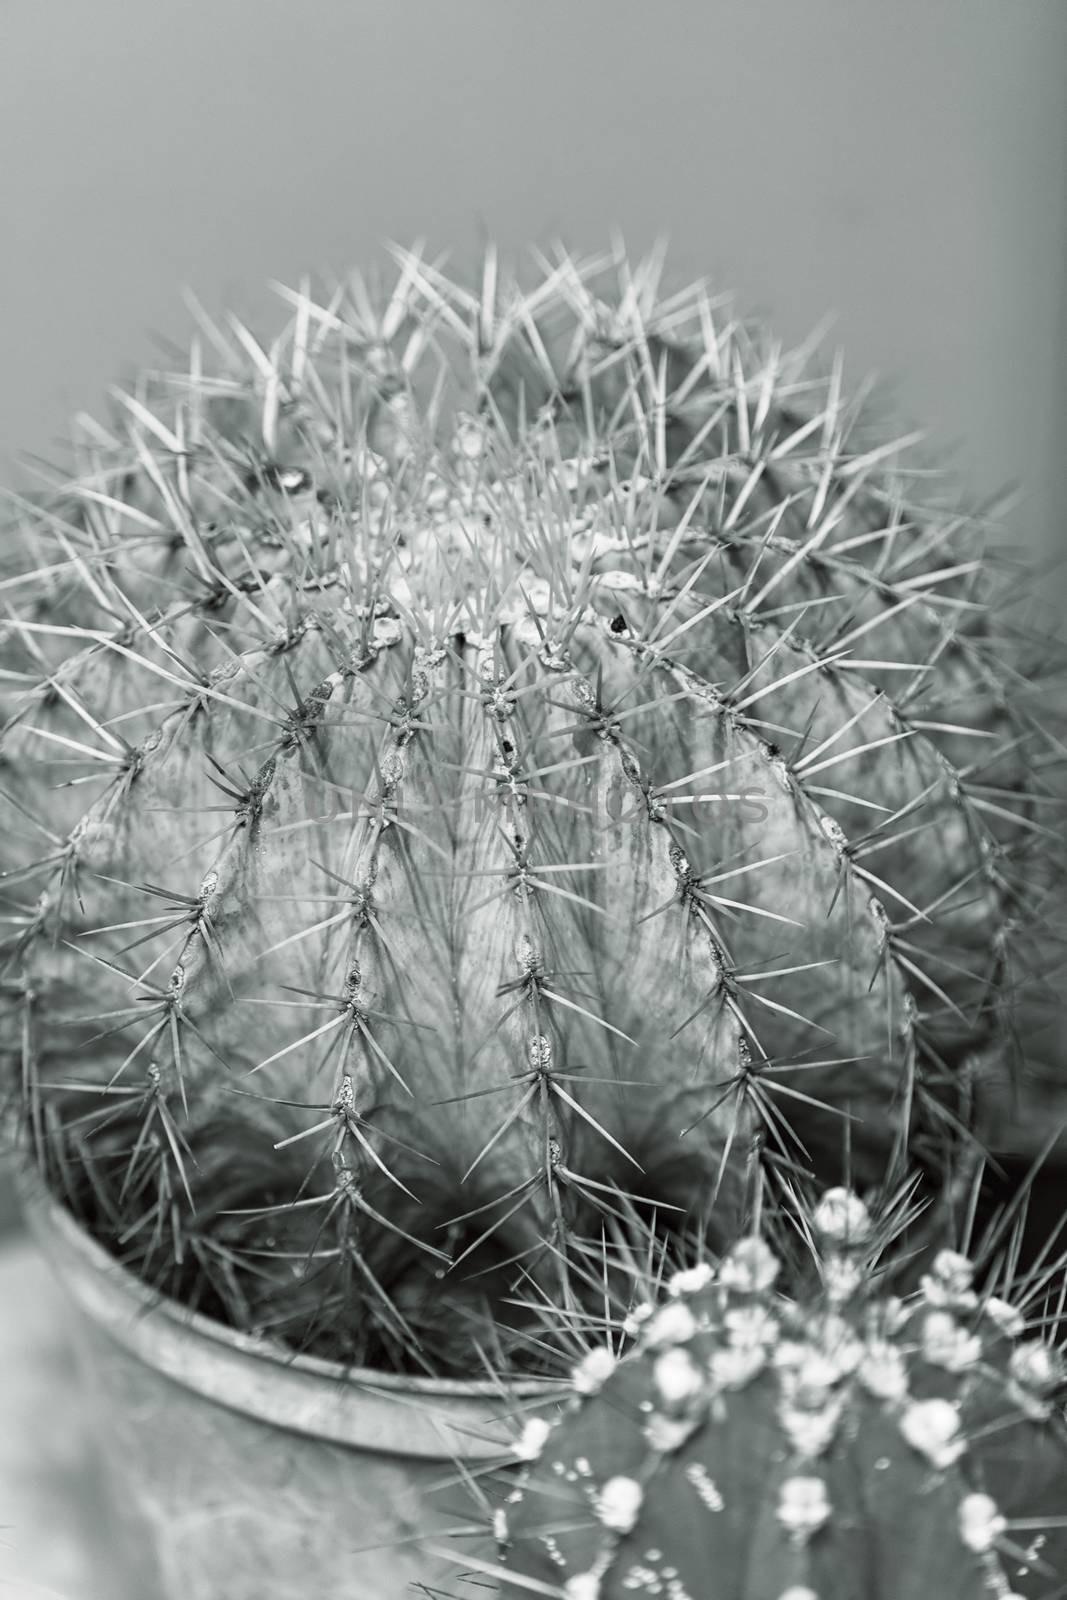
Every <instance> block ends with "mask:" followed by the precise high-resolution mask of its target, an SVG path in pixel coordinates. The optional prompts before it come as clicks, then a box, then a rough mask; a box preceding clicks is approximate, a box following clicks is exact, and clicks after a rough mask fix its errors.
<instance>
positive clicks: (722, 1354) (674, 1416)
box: [456, 1189, 1067, 1600]
mask: <svg viewBox="0 0 1067 1600" xmlns="http://www.w3.org/2000/svg"><path fill="white" fill-rule="evenodd" d="M811 1220H812V1223H813V1227H812V1228H811V1237H812V1243H813V1245H814V1246H815V1248H814V1251H813V1255H814V1259H815V1261H816V1262H817V1273H816V1274H815V1275H814V1279H815V1281H814V1283H812V1284H809V1286H808V1287H807V1289H806V1290H805V1291H804V1293H803V1294H802V1295H800V1296H798V1297H796V1298H792V1297H789V1296H786V1295H783V1294H781V1293H780V1292H779V1289H780V1279H779V1272H780V1263H779V1261H778V1259H777V1257H776V1255H775V1253H774V1252H773V1251H772V1250H771V1248H770V1246H769V1245H768V1243H767V1241H766V1239H765V1238H764V1237H763V1236H762V1235H761V1234H753V1235H751V1236H748V1237H746V1238H744V1239H742V1240H741V1241H740V1242H739V1243H738V1244H736V1245H735V1246H734V1247H733V1248H732V1249H731V1250H730V1251H729V1252H728V1253H727V1254H726V1256H725V1257H724V1258H723V1259H722V1260H721V1261H719V1262H718V1263H717V1264H715V1265H713V1264H712V1263H711V1262H702V1263H700V1264H699V1265H696V1266H693V1267H690V1268H687V1269H685V1270H683V1271H681V1272H679V1273H677V1274H676V1275H675V1276H674V1277H673V1279H672V1280H670V1284H669V1292H668V1293H665V1294H664V1295H663V1296H662V1297H661V1298H660V1299H659V1301H658V1303H656V1304H653V1303H644V1304H642V1305H640V1306H639V1307H638V1308H637V1311H636V1313H634V1314H631V1316H630V1318H629V1319H628V1321H627V1322H626V1323H625V1324H624V1327H625V1329H626V1330H628V1332H629V1333H630V1334H631V1335H636V1347H635V1348H632V1349H631V1351H630V1352H629V1353H628V1354H626V1355H625V1356H623V1357H622V1359H619V1358H618V1356H617V1351H618V1347H619V1342H620V1338H621V1336H622V1330H621V1329H620V1328H618V1327H615V1326H609V1327H608V1328H607V1329H606V1330H605V1332H604V1335H603V1341H602V1342H601V1343H599V1344H598V1343H592V1342H590V1345H589V1348H588V1350H587V1353H586V1354H585V1356H584V1357H583V1359H582V1360H581V1361H580V1362H579V1363H578V1365H577V1366H576V1367H575V1369H574V1376H573V1388H574V1394H573V1397H572V1399H571V1400H570V1401H569V1402H568V1405H567V1407H566V1408H565V1410H564V1411H563V1412H562V1414H561V1415H560V1416H559V1417H558V1419H556V1420H555V1421H553V1422H549V1421H548V1420H546V1419H544V1418H537V1419H535V1420H531V1421H530V1422H528V1423H527V1425H526V1428H525V1430H524V1432H523V1434H522V1436H521V1437H520V1438H519V1439H518V1440H517V1443H516V1451H517V1454H518V1455H519V1457H520V1458H521V1459H522V1460H523V1461H524V1462H525V1465H524V1467H523V1472H522V1477H521V1480H520V1483H519V1485H518V1486H517V1487H515V1488H513V1489H512V1490H511V1491H510V1493H509V1494H508V1495H507V1498H506V1502H505V1503H504V1504H503V1505H502V1506H501V1507H500V1509H499V1510H498V1511H497V1513H496V1516H495V1526H496V1532H497V1537H498V1540H499V1548H500V1554H501V1557H502V1559H503V1561H504V1562H505V1564H506V1565H505V1567H504V1568H503V1569H502V1572H501V1589H500V1592H501V1593H502V1594H506V1595H509V1596H514V1597H515V1600H518V1597H519V1596H520V1595H529V1594H541V1595H561V1596H563V1597H565V1600H625V1597H626V1596H629V1595H649V1596H657V1597H660V1600H860V1597H861V1596H862V1597H864V1600H867V1597H871V1600H873V1597H875V1596H877V1597H878V1600H920V1597H922V1600H926V1597H928V1596H932V1595H938V1596H944V1597H945V1600H981V1597H982V1596H996V1597H998V1600H1019V1597H1020V1596H1021V1595H1022V1594H1025V1595H1028V1596H1031V1595H1032V1596H1049V1597H1051V1596H1054V1595H1059V1594H1061V1593H1062V1592H1063V1589H1062V1584H1063V1581H1064V1577H1065V1575H1067V1515H1065V1514H1064V1512H1065V1508H1067V1422H1065V1419H1064V1412H1063V1400H1064V1396H1065V1394H1067V1385H1065V1382H1064V1379H1065V1367H1064V1362H1063V1357H1062V1354H1061V1352H1060V1351H1059V1350H1057V1349H1056V1348H1055V1346H1054V1345H1052V1344H1050V1343H1048V1342H1046V1341H1045V1339H1043V1338H1042V1330H1041V1328H1040V1326H1038V1327H1037V1328H1036V1329H1034V1330H1027V1329H1026V1327H1025V1319H1024V1317H1023V1315H1022V1314H1021V1312H1020V1311H1019V1310H1018V1309H1017V1308H1016V1307H1015V1306H1014V1305H1012V1304H1010V1303H1009V1302H1008V1301H1006V1300H1004V1299H1001V1298H998V1297H996V1296H993V1295H991V1294H989V1293H982V1294H979V1293H978V1292H976V1290H975V1286H974V1274H973V1270H972V1267H971V1264H970V1262H969V1261H968V1260H967V1258H966V1257H965V1256H963V1255H961V1254H959V1253H957V1252H956V1251H953V1250H948V1249H946V1250H942V1251H940V1252H939V1253H938V1254H937V1255H936V1256H935V1257H934V1259H933V1261H932V1264H931V1270H930V1271H929V1272H928V1273H926V1274H925V1275H924V1276H923V1278H922V1281H921V1286H920V1288H919V1290H918V1291H917V1292H916V1293H915V1294H912V1295H909V1296H908V1297H906V1298H905V1299H903V1300H902V1299H899V1298H895V1297H892V1296H890V1295H887V1294H886V1293H885V1292H884V1289H879V1287H878V1286H877V1284H876V1281H875V1276H874V1273H873V1271H872V1261H871V1256H872V1250H871V1245H872V1243H873V1234H874V1229H873V1226H872V1224H871V1218H870V1216H869V1214H868V1213H867V1210H866V1208H865V1206H864V1205H863V1204H862V1202H861V1201H860V1200H859V1199H858V1198H857V1196H856V1195H855V1194H854V1193H852V1192H850V1191H847V1190H842V1189H838V1190H832V1191H829V1192H827V1193H826V1194H825V1195H824V1196H823V1199H822V1200H821V1202H820V1203H819V1205H818V1206H817V1207H816V1208H815V1211H814V1215H813V1218H812V1219H811ZM592 1337H593V1335H592V1334H591V1332H589V1331H588V1330H587V1338H588V1339H590V1340H592ZM456 1559H457V1561H460V1562H461V1561H462V1556H461V1555H459V1554H457V1556H456ZM507 1573H510V1577H507V1576H506V1575H505V1574H507Z"/></svg>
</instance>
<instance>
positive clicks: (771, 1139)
mask: <svg viewBox="0 0 1067 1600" xmlns="http://www.w3.org/2000/svg"><path fill="white" fill-rule="evenodd" d="M397 255H398V263H399V265H398V271H397V274H396V276H395V279H394V280H392V281H391V282H389V283H386V284H381V283H370V284H368V283H366V282H365V281H364V280H363V279H362V278H360V277H358V276H353V277H352V278H351V279H350V280H348V281H347V282H346V283H345V284H344V285H342V286H341V287H340V288H339V289H338V291H337V293H336V294H335V295H333V296H332V298H330V299H329V302H328V303H323V304H320V303H318V301H317V300H316V299H315V298H313V296H312V294H311V291H310V288H309V287H308V285H307V284H305V285H303V286H302V287H301V288H300V289H299V290H296V291H291V290H288V289H286V290H284V291H282V292H283V294H284V297H285V299H286V301H287V302H288V304H289V307H290V310H291V312H292V316H291V321H290V322H289V324H288V325H287V326H286V328H285V329H284V331H283V332H282V333H281V334H280V336H279V337H278V338H277V339H276V340H275V341H274V342H273V343H271V344H269V345H264V344H260V343H258V342H257V341H256V339H255V338H253V336H252V335H251V334H250V333H249V332H248V331H247V330H246V329H245V328H244V327H243V326H242V325H241V324H240V323H239V322H238V321H236V319H230V321H229V322H228V323H227V324H226V325H225V326H218V325H216V323H215V322H213V321H212V320H211V319H210V318H209V317H208V316H207V315H206V314H204V313H202V312H201V311H199V309H198V313H197V314H198V321H199V330H198V332H197V334H196V336H195V338H194V340H193V345H192V350H191V356H190V361H189V364H188V371H181V372H177V373H159V374H155V375H151V376H149V377H146V378H145V379H144V380H143V382H141V383H140V384H139V386H137V388H136V391H135V392H133V393H125V392H122V393H119V392H118V391H116V401H117V405H116V420H115V421H114V422H113V423H112V425H111V426H107V427H105V426H103V425H101V424H98V423H95V422H92V421H90V420H87V419H84V418H82V419H80V420H79V424H78V429H77V435H76V439H75V443H74V452H75V455H76V465H75V469H74V470H73V471H72V472H71V473H70V474H68V475H66V476H65V477H64V478H63V480H62V481H61V482H58V483H55V484H53V485H51V486H50V488H49V490H48V492H47V493H44V494H41V495H38V496H35V497H31V498H26V499H24V500H21V501H20V500H18V499H16V502H15V513H14V516H13V519H12V526H11V529H10V531H9V533H8V535H7V536H6V539H7V544H6V549H5V556H4V562H5V565H4V576H3V586H4V590H5V601H6V602H7V615H6V617H5V618H4V619H2V620H0V652H2V659H3V668H4V676H3V691H4V697H5V708H6V709H5V717H4V723H3V734H2V742H0V786H2V790H3V795H4V804H5V808H6V811H7V821H6V823H5V828H4V836H3V840H2V842H0V851H2V855H3V868H4V878H3V895H4V899H5V918H4V929H5V945H4V951H3V961H4V965H3V985H4V1008H5V1009H4V1020H3V1042H4V1048H5V1052H7V1053H9V1055H10V1059H11V1061H12V1063H13V1065H12V1067H11V1069H10V1071H9V1074H8V1077H7V1079H6V1088H7V1091H8V1099H9V1101H11V1102H12V1103H13V1104H14V1105H15V1107H16V1112H17V1121H18V1123H19V1126H20V1127H21V1129H22V1132H23V1135H24V1137H25V1139H26V1141H27V1143H29V1144H30V1145H32V1148H33V1150H34V1152H35V1156H36V1159H37V1161H38V1162H39V1163H40V1165H41V1167H42V1168H43V1170H44V1172H45V1174H46V1176H47V1178H48V1181H49V1183H50V1186H51V1187H52V1189H53V1191H54V1192H55V1193H56V1194H57V1195H58V1196H60V1197H61V1198H62V1199H64V1201H65V1202H66V1204H67V1205H68V1206H69V1207H70V1208H71V1209H72V1210H73V1212H74V1213H75V1215H76V1216H77V1217H79V1218H80V1219H81V1220H82V1222H83V1223H84V1224H85V1226H87V1227H88V1228H89V1229H90V1230H91V1231H92V1232H93V1233H94V1234H95V1235H96V1237H97V1238H99V1239H100V1240H101V1241H103V1242H104V1243H105V1244H106V1245H107V1246H108V1248H109V1249H111V1250H112V1251H113V1253H115V1254H116V1255H118V1256H119V1257H120V1258H121V1259H122V1260H123V1261H125V1262H126V1263H127V1264H128V1265H130V1266H132V1267H133V1268H134V1269H135V1270H136V1271H137V1272H139V1273H141V1274H142V1275H143V1276H144V1277H146V1278H147V1279H148V1280H149V1281H150V1282H152V1283H153V1284H156V1285H157V1286H159V1287H160V1288H162V1289H164V1290H165V1291H166V1292H168V1293H170V1294H172V1295H174V1296H176V1297H177V1298H179V1299H182V1300H185V1301H187V1302H188V1303H190V1304H193V1305H195V1306H196V1307H197V1308H198V1309H200V1310H202V1311H205V1312H207V1313H208V1314H211V1315H215V1316H218V1317H224V1318H226V1319H228V1320H230V1321H232V1322H234V1323H236V1325H237V1326H239V1327H241V1328H245V1329H253V1330H259V1331H262V1332H265V1333H268V1334H270V1335H273V1336H275V1337H278V1338H281V1339H283V1340H287V1341H289V1342H290V1343H292V1344H295V1345H297V1346H299V1347H301V1348H305V1349H309V1350H312V1351H314V1352H317V1353H319V1354H323V1355H327V1356H336V1357H341V1358H344V1359H351V1360H357V1361H364V1362H371V1363H379V1364H383V1365H396V1366H399V1367H401V1368H407V1369H409V1370H410V1369H411V1368H412V1366H414V1367H415V1368H416V1369H418V1370H427V1369H429V1370H436V1371H444V1372H448V1371H465V1370H469V1369H470V1368H471V1365H472V1363H473V1362H474V1356H473V1354H472V1350H473V1345H472V1341H471V1328H472V1326H473V1322H472V1319H473V1318H475V1317H477V1316H479V1315H480V1314H481V1311H482V1309H483V1307H484V1304H485V1302H486V1300H487V1299H492V1297H493V1295H494V1293H496V1292H497V1291H498V1290H499V1289H500V1287H501V1286H504V1287H506V1286H507V1285H508V1284H510V1283H511V1282H512V1281H513V1279H514V1278H515V1275H516V1274H517V1273H525V1274H532V1275H533V1276H534V1278H535V1279H537V1280H538V1281H541V1282H543V1283H546V1284H549V1285H552V1284H555V1283H556V1282H557V1281H558V1272H559V1263H560V1259H561V1256H562V1255H565V1253H566V1249H567V1242H568V1240H569V1239H570V1238H572V1237H574V1236H576V1235H581V1234H588V1233H589V1232H590V1231H591V1230H592V1231H595V1228H596V1227H597V1225H598V1218H601V1217H602V1216H603V1215H604V1213H605V1212H606V1211H610V1209H611V1207H612V1204H613V1199H612V1196H613V1195H616V1194H618V1193H622V1194H625V1195H626V1196H629V1197H631V1198H632V1199H633V1200H634V1201H636V1202H638V1203H639V1204H641V1205H651V1206H655V1207H657V1208H659V1212H660V1214H661V1215H663V1216H668V1215H677V1214H679V1213H681V1214H686V1215H688V1216H689V1217H690V1219H691V1218H692V1216H693V1214H694V1213H698V1214H699V1215H700V1216H701V1217H702V1218H705V1219H707V1220H708V1224H709V1226H710V1227H711V1228H712V1229H713V1230H714V1229H715V1228H716V1227H721V1229H722V1233H723V1236H724V1237H735V1236H736V1233H737V1229H738V1224H739V1222H740V1221H741V1219H742V1217H743V1213H744V1208H745V1194H746V1183H747V1182H748V1175H749V1174H750V1173H751V1169H752V1166H753V1163H756V1164H759V1165H762V1166H763V1167H765V1168H767V1169H769V1170H770V1171H771V1172H772V1173H773V1172H774V1171H780V1170H782V1169H787V1170H792V1171H796V1170H798V1169H800V1170H807V1169H812V1168H814V1169H815V1170H818V1171H821V1172H823V1173H826V1172H827V1169H828V1168H831V1167H835V1166H838V1165H839V1164H840V1162H841V1160H842V1159H844V1158H845V1153H846V1152H847V1160H848V1162H849V1164H850V1170H851V1171H853V1172H854V1173H855V1174H856V1175H857V1176H858V1177H860V1178H866V1179H873V1178H874V1177H877V1176H880V1175H881V1174H882V1172H883V1171H884V1169H885V1167H886V1166H887V1164H888V1163H890V1162H892V1161H894V1160H898V1161H901V1162H902V1161H903V1160H904V1159H905V1154H904V1153H905V1152H908V1159H915V1158H923V1159H925V1158H926V1157H928V1156H931V1155H933V1154H935V1153H936V1151H937V1148H938V1146H939V1143H940V1141H941V1140H942V1138H943V1136H945V1132H946V1130H947V1129H950V1128H951V1127H952V1126H954V1125H955V1123H954V1119H956V1118H959V1117H961V1116H965V1115H966V1094H967V1086H968V1084H969V1083H970V1081H971V1079H972V1078H973V1063H974V1061H975V1060H976V1059H978V1057H979V1056H980V1054H981V1052H982V1051H988V1049H989V1048H990V1047H991V1045H995V1043H996V1039H997V1030H998V1027H999V1026H1000V1023H999V1017H1000V1008H1001V1002H1000V996H1001V994H1002V992H1003V991H1004V989H1005V985H1007V986H1008V987H1010V985H1011V984H1012V982H1013V981H1014V971H1013V961H1014V954H1015V950H1016V936H1015V927H1016V921H1017V919H1018V917H1019V914H1020V907H1021V906H1022V905H1023V904H1024V900H1025V897H1026V896H1030V901H1029V903H1030V904H1034V903H1035V901H1034V897H1035V895H1036V894H1037V892H1038V888H1040V887H1041V885H1042V881H1043V880H1042V873H1043V870H1044V869H1043V867H1042V866H1041V840H1042V837H1043V830H1042V828H1041V827H1040V826H1039V825H1038V824H1037V823H1035V821H1034V806H1035V804H1037V803H1039V800H1040V792H1041V788H1042V784H1043V782H1044V778H1043V774H1044V772H1045V770H1046V767H1047V765H1048V761H1049V759H1050V755H1049V752H1050V751H1051V748H1052V747H1051V746H1050V745H1047V744H1046V741H1045V740H1044V738H1043V735H1042V733H1041V731H1040V727H1039V724H1038V722H1037V720H1036V718H1035V716H1034V714H1033V710H1032V709H1031V697H1032V693H1033V691H1034V685H1033V684H1028V683H1019V686H1018V691H1017V689H1016V684H1017V682H1018V680H1017V678H1016V677H1011V676H1009V675H1008V674H1007V673H1006V669H1005V668H1004V666H1003V662H1002V648H1001V647H1002V640H1001V639H1000V638H999V637H998V635H997V629H996V625H995V623H994V621H993V619H992V617H991V613H990V611H989V607H988V595H989V592H990V590H991V588H992V586H993V570H992V565H991V563H990V562H989V561H987V560H985V559H984V558H983V548H982V546H983V525H982V522H981V520H980V519H979V518H976V517H972V516H967V515H964V514H961V513H960V512H958V511H957V510H956V509H954V508H953V507H952V506H949V507H945V506H942V505H940V504H939V502H938V500H937V497H936V496H935V495H933V494H932V493H931V490H930V487H929V484H928V482H927V478H928V476H929V474H927V473H926V472H925V471H924V470H922V469H918V468H917V469H915V470H912V469H911V468H910V467H909V466H908V465H907V451H906V449H905V448H904V447H905V445H906V444H907V443H908V442H909V441H907V440H899V439H897V440H895V439H892V438H888V439H887V438H886V437H885V436H884V434H881V435H880V434H879V433H878V432H877V430H874V431H872V428H871V426H870V425H869V423H868V420H867V418H866V415H865V413H864V411H863V410H862V409H861V407H860V406H859V405H858V404H853V403H852V402H850V401H849V400H848V398H847V397H846V395H845V393H844V392H843V389H842V384H841V369H840V364H839V363H834V364H833V365H832V367H831V369H830V370H829V372H827V373H823V375H822V376H819V375H818V374H817V373H813V372H812V371H810V370H809V365H810V361H811V359H812V357H811V351H809V350H800V351H797V352H795V353H794V354H788V353H785V352H783V351H782V349H781V348H780V347H779V346H778V345H776V344H773V343H771V342H770V341H769V340H768V339H766V338H765V337H764V336H763V335H762V334H760V333H759V332H758V331H753V330H751V329H749V328H748V327H747V326H745V325H743V324H741V323H739V322H738V321H737V320H736V318H735V317H734V316H733V314H732V312H731V310H730V307H729V305H728V304H727V303H726V302H724V301H721V300H717V299H715V298H713V297H711V296H709V294H708V293H707V291H706V290H705V289H704V288H703V287H701V286H697V287H695V288H693V289H691V290H687V291H685V292H682V293H678V294H675V295H672V296H670V297H665V296H664V295H663V294H661V292H660V290H659V277H660V269H661V267H662V260H661V259H660V258H659V257H657V256H653V257H651V258H649V259H648V260H647V261H644V262H642V263H640V264H637V265H633V266H631V265H630V264H628V263H627V261H626V260H625V259H624V258H623V257H621V256H620V255H618V254H616V255H615V256H613V257H609V258H604V259H598V260H591V261H578V260H575V259H572V258H571V257H569V256H567V255H566V254H564V253H562V252H561V253H560V254H559V255H558V257H556V258H552V259H547V258H544V257H541V256H538V258H537V259H538V261H539V263H540V265H539V272H538V275H537V276H536V277H535V279H534V281H532V282H527V281H525V280H523V279H522V277H521V274H520V275H518V276H515V277H510V276H508V275H507V274H505V273H504V272H503V270H498V263H497V257H496V255H495V253H494V252H492V251H490V252H489V253H488V254H487V256H486V260H485V265H484V274H483V277H482V281H481V283H480V284H479V285H478V286H477V288H476V289H473V290H468V289H466V288H464V287H463V286H462V285H460V284H458V283H453V282H451V281H449V280H448V279H446V278H445V277H444V276H443V275H442V273H441V272H440V271H439V270H438V269H437V268H436V267H435V266H434V265H433V264H431V263H430V262H428V261H427V260H425V259H423V258H421V257H420V256H418V255H416V254H412V253H410V252H398V253H397ZM902 451H903V456H902ZM12 552H13V554H12ZM1009 690H1011V693H1009V692H1008V691H1009ZM1035 863H1036V865H1035ZM1035 885H1036V886H1037V887H1035ZM671 1207H676V1208H679V1212H676V1213H671V1212H670V1208H671Z"/></svg>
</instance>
